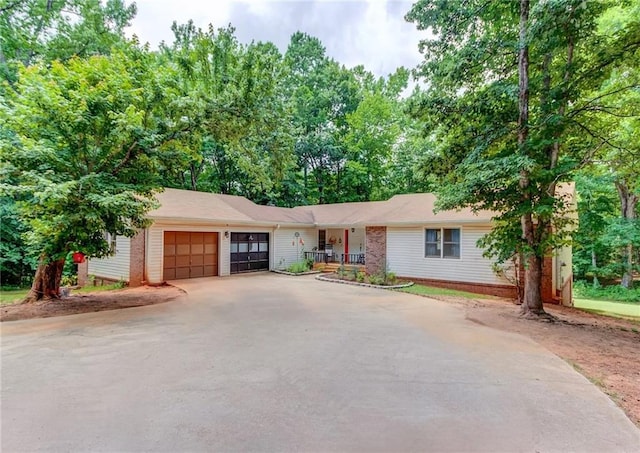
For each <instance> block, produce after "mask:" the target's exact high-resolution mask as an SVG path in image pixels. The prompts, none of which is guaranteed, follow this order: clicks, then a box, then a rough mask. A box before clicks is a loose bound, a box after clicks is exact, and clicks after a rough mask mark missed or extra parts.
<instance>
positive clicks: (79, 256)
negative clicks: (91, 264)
mask: <svg viewBox="0 0 640 453" xmlns="http://www.w3.org/2000/svg"><path fill="white" fill-rule="evenodd" d="M73 262H74V263H76V264H80V263H84V253H82V252H74V253H73Z"/></svg>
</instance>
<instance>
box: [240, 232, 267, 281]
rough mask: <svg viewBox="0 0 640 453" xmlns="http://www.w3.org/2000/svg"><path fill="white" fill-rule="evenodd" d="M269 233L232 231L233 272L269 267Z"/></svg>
mask: <svg viewBox="0 0 640 453" xmlns="http://www.w3.org/2000/svg"><path fill="white" fill-rule="evenodd" d="M268 244H269V233H231V244H230V246H231V247H230V266H231V273H232V274H236V273H239V272H251V271H259V270H268V269H269V245H268Z"/></svg>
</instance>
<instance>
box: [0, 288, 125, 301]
mask: <svg viewBox="0 0 640 453" xmlns="http://www.w3.org/2000/svg"><path fill="white" fill-rule="evenodd" d="M121 288H122V283H113V284H111V285H104V286H85V287H84V288H80V289H74V290H73V291H72V293H73V294H77V293H94V292H96V291H112V290H114V289H121ZM28 292H29V288H23V289H15V290H9V291H5V290H4V289H3V290H2V291H0V305H9V304H13V303H16V302H19V301H20V300H22V299H24V298H25V296H26V295H27V293H28Z"/></svg>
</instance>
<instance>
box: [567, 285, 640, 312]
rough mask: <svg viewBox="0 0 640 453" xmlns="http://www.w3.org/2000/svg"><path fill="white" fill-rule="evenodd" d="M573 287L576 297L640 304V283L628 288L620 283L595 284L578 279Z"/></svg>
mask: <svg viewBox="0 0 640 453" xmlns="http://www.w3.org/2000/svg"><path fill="white" fill-rule="evenodd" d="M573 289H574V293H575V297H576V298H580V299H593V300H608V301H616V302H634V303H637V304H640V285H635V287H633V288H631V289H627V288H624V287H622V286H620V285H610V286H599V285H597V286H594V285H592V284H589V283H587V282H585V281H577V282H575V284H574V287H573ZM639 315H640V312H639Z"/></svg>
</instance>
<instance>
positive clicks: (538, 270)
mask: <svg viewBox="0 0 640 453" xmlns="http://www.w3.org/2000/svg"><path fill="white" fill-rule="evenodd" d="M528 25H529V0H520V25H519V27H520V36H519V40H520V42H519V47H520V48H519V52H518V150H519V152H520V153H521V154H523V155H527V151H528V150H527V138H528V135H529V45H528V44H527V28H528ZM530 184H531V182H530V178H529V173H528V172H527V171H526V170H522V171H521V172H520V188H521V189H522V198H523V199H522V201H523V203H524V204H526V205H527V207H530V205H531V193H530V190H531V188H530ZM520 223H521V226H522V237H523V239H524V241H525V242H526V243H527V246H528V249H529V250H527V251H526V252H525V253H524V256H525V257H526V263H525V268H524V297H523V300H522V305H521V310H522V313H523V314H524V315H541V314H544V309H543V308H542V296H541V292H540V283H541V281H542V258H540V257H539V256H536V250H537V249H538V247H537V245H538V243H537V240H536V234H535V233H536V232H535V225H534V222H533V214H532V213H531V212H527V213H525V214H523V215H522V217H521V218H520Z"/></svg>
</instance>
